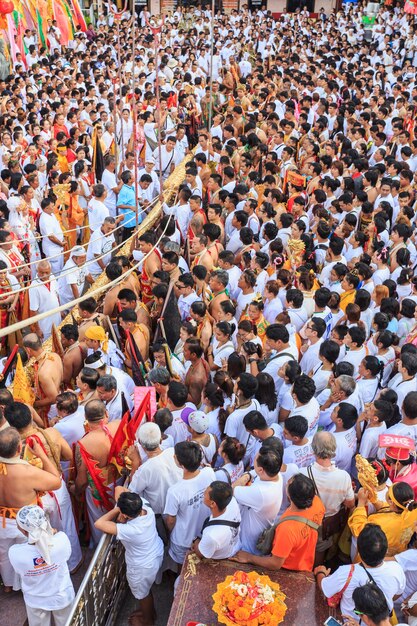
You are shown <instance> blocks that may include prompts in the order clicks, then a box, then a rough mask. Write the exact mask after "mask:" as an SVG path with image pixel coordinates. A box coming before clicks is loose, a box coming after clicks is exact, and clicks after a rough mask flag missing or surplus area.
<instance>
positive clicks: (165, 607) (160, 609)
mask: <svg viewBox="0 0 417 626" xmlns="http://www.w3.org/2000/svg"><path fill="white" fill-rule="evenodd" d="M153 593H154V598H155V608H156V612H157V614H158V618H157V620H156V622H155V626H166V624H167V622H168V617H169V612H170V610H171V604H172V600H173V585H172V581H170V582H169V583H168V582H167V581H166V580H165V579H164V580H163V581H162V583H161V584H160V585H154V587H153ZM135 608H136V606H135V599H134V597H133V596H132V594H131V593H130V591H129V592H128V594H127V595H126V599H125V602H124V603H123V607H122V611H121V612H120V614H119V618H118V620H117V622H116V625H115V626H128V621H127V618H128V617H129V615H130V614H131V613H133V611H134V610H135Z"/></svg>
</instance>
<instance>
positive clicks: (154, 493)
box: [129, 422, 182, 527]
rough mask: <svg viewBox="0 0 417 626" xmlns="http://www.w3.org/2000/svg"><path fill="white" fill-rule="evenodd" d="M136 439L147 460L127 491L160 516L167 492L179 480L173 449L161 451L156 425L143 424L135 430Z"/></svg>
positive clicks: (178, 469) (180, 474) (160, 436)
mask: <svg viewBox="0 0 417 626" xmlns="http://www.w3.org/2000/svg"><path fill="white" fill-rule="evenodd" d="M138 439H139V444H140V445H141V447H142V448H143V450H144V451H145V453H146V455H147V459H146V461H145V462H142V464H141V465H140V466H139V467H138V469H137V470H136V472H135V473H134V474H133V477H132V481H131V483H130V486H129V489H130V491H133V492H134V493H137V494H139V495H140V496H141V497H143V498H145V500H147V501H148V502H149V504H150V505H151V507H152V510H153V512H154V513H155V515H157V516H159V517H160V516H161V515H162V513H163V512H164V507H165V500H166V495H167V491H168V489H169V487H171V486H172V485H175V484H176V483H177V482H178V481H179V480H181V478H182V471H181V469H180V468H179V467H178V465H177V464H176V462H175V458H174V448H167V449H166V450H162V448H161V439H162V435H161V430H160V428H159V426H158V425H157V424H154V423H152V422H148V423H147V424H143V425H142V426H141V427H140V428H139V433H138ZM157 526H158V519H157ZM162 526H163V524H161V527H162Z"/></svg>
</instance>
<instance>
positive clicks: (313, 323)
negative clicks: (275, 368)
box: [300, 316, 326, 374]
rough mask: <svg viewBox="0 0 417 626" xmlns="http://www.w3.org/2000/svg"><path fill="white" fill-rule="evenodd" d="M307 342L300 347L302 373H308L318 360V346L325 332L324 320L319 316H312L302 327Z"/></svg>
mask: <svg viewBox="0 0 417 626" xmlns="http://www.w3.org/2000/svg"><path fill="white" fill-rule="evenodd" d="M304 332H305V336H306V339H307V343H305V344H304V345H303V346H302V347H301V352H302V354H303V356H302V358H301V361H300V366H301V370H302V371H303V372H304V374H309V373H310V372H311V370H312V369H313V368H314V367H315V366H316V365H317V363H318V360H319V351H320V346H321V344H322V343H323V335H324V333H325V332H326V322H325V321H324V320H323V319H321V318H320V317H315V316H314V317H312V318H311V320H309V321H308V322H307V325H306V326H305V327H304Z"/></svg>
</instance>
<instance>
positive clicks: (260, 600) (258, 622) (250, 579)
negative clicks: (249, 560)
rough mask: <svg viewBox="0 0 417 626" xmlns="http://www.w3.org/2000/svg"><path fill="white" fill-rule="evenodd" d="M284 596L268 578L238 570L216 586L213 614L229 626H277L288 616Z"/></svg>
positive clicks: (278, 587) (277, 586)
mask: <svg viewBox="0 0 417 626" xmlns="http://www.w3.org/2000/svg"><path fill="white" fill-rule="evenodd" d="M285 597H286V596H285V594H283V593H282V591H281V589H280V586H279V585H278V583H274V582H273V581H272V580H271V579H270V578H269V576H261V575H260V574H258V573H257V572H249V573H246V572H242V571H240V570H238V571H237V572H235V573H234V574H233V576H227V577H226V579H225V580H224V581H223V582H221V583H219V584H218V585H217V591H216V593H214V594H213V600H214V606H213V611H214V612H215V613H216V614H217V617H218V620H219V622H220V623H221V624H226V626H236V624H237V625H238V626H275V625H276V624H280V623H281V622H282V621H283V619H284V617H285V613H286V611H287V606H286V604H285V602H284V600H285Z"/></svg>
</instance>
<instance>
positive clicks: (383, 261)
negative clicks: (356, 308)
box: [372, 246, 390, 287]
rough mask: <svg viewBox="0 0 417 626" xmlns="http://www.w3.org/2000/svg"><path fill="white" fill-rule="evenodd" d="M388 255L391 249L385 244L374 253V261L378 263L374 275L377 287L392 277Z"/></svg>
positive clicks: (373, 278)
mask: <svg viewBox="0 0 417 626" xmlns="http://www.w3.org/2000/svg"><path fill="white" fill-rule="evenodd" d="M388 256H389V251H388V248H386V247H385V246H383V247H382V248H381V249H380V250H376V251H375V252H374V253H373V255H372V263H374V264H375V265H376V270H375V271H374V273H373V275H372V281H373V283H374V285H375V287H376V286H377V285H382V283H383V282H384V281H385V280H388V278H389V277H390V271H389V267H388V265H387V261H388Z"/></svg>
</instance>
